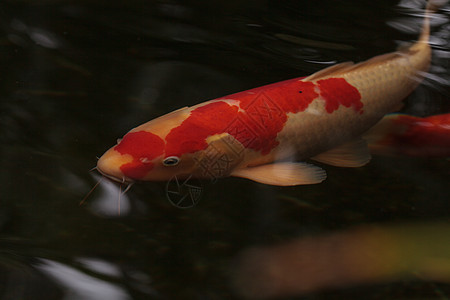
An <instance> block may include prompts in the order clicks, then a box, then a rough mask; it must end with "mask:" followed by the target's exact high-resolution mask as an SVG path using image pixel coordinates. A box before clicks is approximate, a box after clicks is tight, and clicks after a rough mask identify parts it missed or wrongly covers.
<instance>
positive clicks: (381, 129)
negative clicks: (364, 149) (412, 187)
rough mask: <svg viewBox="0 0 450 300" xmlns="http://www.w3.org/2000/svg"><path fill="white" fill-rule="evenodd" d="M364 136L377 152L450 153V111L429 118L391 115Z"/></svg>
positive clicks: (371, 150) (418, 155)
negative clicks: (449, 112)
mask: <svg viewBox="0 0 450 300" xmlns="http://www.w3.org/2000/svg"><path fill="white" fill-rule="evenodd" d="M364 138H365V139H367V141H368V143H369V148H370V152H371V153H373V154H379V155H393V156H395V155H402V156H404V155H407V156H414V157H450V114H441V115H435V116H431V117H426V118H419V117H414V116H408V115H403V114H391V115H387V116H386V117H384V118H383V119H382V120H381V121H380V122H378V123H377V124H376V125H375V126H374V127H372V128H371V129H370V130H369V131H368V132H367V133H366V134H364Z"/></svg>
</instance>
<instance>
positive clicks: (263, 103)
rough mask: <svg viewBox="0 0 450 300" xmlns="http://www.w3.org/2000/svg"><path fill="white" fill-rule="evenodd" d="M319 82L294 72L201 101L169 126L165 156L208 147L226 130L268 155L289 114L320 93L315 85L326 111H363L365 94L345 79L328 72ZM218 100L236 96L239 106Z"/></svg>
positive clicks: (240, 140)
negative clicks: (288, 76)
mask: <svg viewBox="0 0 450 300" xmlns="http://www.w3.org/2000/svg"><path fill="white" fill-rule="evenodd" d="M318 83H319V85H318V86H317V85H316V84H314V83H313V82H304V81H301V80H300V79H299V78H295V79H290V80H286V81H282V82H277V83H273V84H270V85H266V86H262V87H259V88H254V89H251V90H248V91H244V92H240V93H236V94H232V95H229V96H225V97H222V98H218V99H216V100H217V101H216V102H212V103H209V104H206V105H204V106H201V107H199V108H197V109H195V110H193V111H192V112H191V114H190V116H189V117H188V118H187V119H186V120H184V121H183V122H182V123H181V125H180V126H178V127H176V128H173V129H172V130H171V131H170V132H169V134H168V135H167V137H166V143H167V144H166V151H165V156H166V157H167V156H172V155H176V156H180V155H182V154H184V153H194V152H196V151H200V150H204V149H206V148H207V147H208V144H207V142H206V138H207V137H209V136H212V135H215V134H221V133H228V134H230V135H232V136H233V137H234V138H235V139H236V140H238V141H239V142H240V143H241V144H242V145H243V146H244V147H246V148H248V149H253V150H255V151H260V152H261V154H263V155H266V154H268V153H270V151H271V150H272V149H274V148H275V147H276V146H277V145H278V144H279V142H278V141H277V140H276V137H277V135H278V133H279V132H280V131H281V130H282V129H283V127H284V125H285V123H286V121H287V114H288V113H298V112H301V111H304V110H306V109H307V108H308V106H309V105H310V104H311V102H313V101H314V100H315V99H316V98H317V97H318V96H319V94H318V93H317V92H316V87H318V88H319V90H320V93H321V95H322V97H323V98H324V99H325V100H326V107H325V108H326V111H327V112H328V113H332V112H333V111H335V110H337V109H338V108H339V106H340V105H344V106H345V107H350V106H352V107H353V108H354V109H355V110H356V111H359V112H362V107H363V104H362V102H361V95H360V94H359V92H358V90H357V89H356V88H355V87H353V86H351V85H350V84H349V83H348V82H347V81H345V79H342V78H330V79H325V80H321V81H319V82H318ZM220 100H235V101H237V104H238V105H239V107H238V106H236V105H231V104H229V103H227V102H225V101H220Z"/></svg>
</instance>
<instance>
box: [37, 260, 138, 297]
mask: <svg viewBox="0 0 450 300" xmlns="http://www.w3.org/2000/svg"><path fill="white" fill-rule="evenodd" d="M100 263H101V262H100ZM97 264H98V262H95V261H90V262H89V265H90V266H91V267H92V268H93V269H94V270H95V268H96V265H97ZM103 264H104V263H103ZM103 267H104V266H103ZM109 267H110V268H111V266H109ZM36 268H37V269H38V270H40V271H41V272H42V273H44V274H46V275H48V276H50V277H52V278H53V279H54V280H55V281H56V282H58V283H59V284H60V285H61V286H63V287H64V288H65V290H66V296H65V299H113V300H121V299H131V297H130V296H129V295H127V293H126V291H124V290H123V289H121V288H120V287H119V286H116V285H113V284H111V283H107V282H105V281H103V280H100V279H97V278H95V277H93V276H89V275H87V274H86V273H83V272H80V271H78V270H76V269H74V268H72V267H70V266H67V265H64V264H61V263H58V262H54V261H51V260H48V259H42V260H40V262H39V263H38V264H37V265H36ZM113 268H114V267H113ZM103 271H104V268H103ZM115 271H116V272H113V274H108V273H106V274H104V273H103V274H102V275H106V276H111V275H115V276H117V275H118V274H115V273H117V270H115Z"/></svg>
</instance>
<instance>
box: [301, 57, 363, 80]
mask: <svg viewBox="0 0 450 300" xmlns="http://www.w3.org/2000/svg"><path fill="white" fill-rule="evenodd" d="M353 66H354V64H353V62H351V61H348V62H343V63H340V64H337V65H334V66H331V67H328V68H325V69H323V70H320V71H318V72H316V73H314V74H311V75H309V76H308V77H306V78H305V79H303V80H304V81H313V80H317V79H320V78H322V77H327V76H330V75H332V74H336V73H341V72H345V71H346V70H348V69H350V68H351V67H353Z"/></svg>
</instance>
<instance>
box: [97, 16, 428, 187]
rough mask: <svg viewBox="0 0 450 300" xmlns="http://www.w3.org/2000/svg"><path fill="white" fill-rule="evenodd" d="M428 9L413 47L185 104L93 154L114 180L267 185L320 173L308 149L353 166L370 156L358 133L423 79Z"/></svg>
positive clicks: (313, 178) (314, 179)
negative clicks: (233, 179) (232, 179)
mask: <svg viewBox="0 0 450 300" xmlns="http://www.w3.org/2000/svg"><path fill="white" fill-rule="evenodd" d="M428 18H429V17H428V13H427V14H426V17H425V21H424V25H423V30H422V33H421V36H420V38H419V40H418V41H417V42H416V43H414V44H413V45H411V46H410V47H404V48H403V49H402V50H399V51H396V52H393V53H389V54H385V55H381V56H377V57H374V58H372V59H369V60H367V61H365V62H361V63H358V64H353V63H349V62H347V63H341V64H338V65H335V66H332V67H329V68H326V69H324V70H322V71H319V72H317V73H314V74H312V75H311V76H308V77H302V78H294V79H290V80H286V81H282V82H278V83H273V84H269V85H265V86H262V87H258V88H254V89H251V90H247V91H243V92H239V93H235V94H232V95H228V96H225V97H221V98H217V99H214V100H210V101H206V102H203V103H200V104H197V105H195V106H192V107H186V108H182V109H179V110H177V111H174V112H172V113H169V114H167V115H164V116H162V117H160V118H157V119H154V120H152V121H150V122H147V123H145V124H142V125H140V126H138V127H136V128H134V129H132V130H131V131H130V132H128V133H127V134H126V135H125V136H124V137H123V139H122V140H121V141H120V142H119V143H118V144H117V145H116V146H114V147H112V148H111V149H110V150H108V151H107V152H106V153H105V154H104V155H103V156H102V157H101V158H100V159H99V161H98V164H97V169H98V170H99V171H100V172H101V173H102V174H103V175H105V176H107V177H109V178H112V179H114V180H117V181H122V182H131V181H135V180H142V181H158V180H168V179H170V178H172V177H173V176H178V177H180V178H181V177H189V176H194V177H197V178H220V177H226V176H237V177H244V178H249V179H252V180H254V181H257V182H261V183H265V184H272V185H282V186H286V185H298V184H311V183H318V182H321V181H323V180H324V179H325V178H326V174H325V171H323V170H322V169H321V168H319V167H317V166H314V165H312V164H307V163H301V162H293V160H294V158H295V160H296V161H304V160H306V159H314V160H316V161H320V162H323V163H327V164H330V165H336V166H345V167H358V166H362V165H364V164H366V163H367V162H368V161H369V160H370V154H369V151H368V149H367V145H366V144H365V143H364V142H363V141H362V139H361V138H360V137H361V135H362V134H363V133H364V132H365V131H367V130H368V129H369V128H370V127H372V126H373V125H374V124H376V123H377V122H378V121H379V120H380V119H381V118H382V117H383V116H384V115H385V114H387V113H390V112H392V111H394V110H396V109H397V108H398V107H399V106H400V105H401V101H402V100H403V99H404V98H405V97H406V96H407V95H408V94H410V93H411V92H412V91H413V90H414V89H415V87H416V86H417V85H418V84H419V83H420V81H421V79H422V77H423V74H424V73H425V72H426V71H427V70H428V67H429V64H430V58H431V49H430V46H429V44H428V37H429V20H428Z"/></svg>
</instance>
